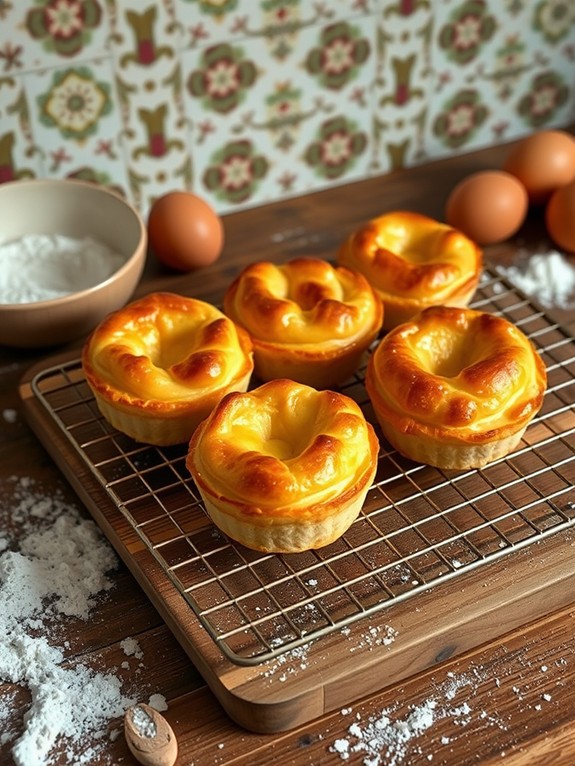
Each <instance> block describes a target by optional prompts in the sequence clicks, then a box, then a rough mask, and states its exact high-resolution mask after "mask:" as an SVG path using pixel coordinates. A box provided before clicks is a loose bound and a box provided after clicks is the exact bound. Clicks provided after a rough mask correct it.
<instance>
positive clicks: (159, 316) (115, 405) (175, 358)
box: [82, 292, 253, 445]
mask: <svg viewBox="0 0 575 766" xmlns="http://www.w3.org/2000/svg"><path fill="white" fill-rule="evenodd" d="M82 365H83V370H84V373H85V376H86V380H87V382H88V385H89V386H90V388H91V390H92V392H93V394H94V396H95V399H96V403H97V405H98V407H99V409H100V411H101V413H102V415H103V416H104V417H105V418H106V420H108V422H109V423H111V425H113V426H114V427H115V428H117V429H118V430H119V431H122V432H123V433H125V434H127V435H128V436H131V437H132V438H134V439H136V440H138V441H142V442H147V443H149V444H157V445H168V444H179V443H185V442H188V441H189V439H190V437H191V435H192V432H193V430H194V429H195V427H196V426H197V425H198V423H199V422H200V421H201V420H203V419H204V418H205V417H207V415H208V414H209V413H210V412H211V410H212V409H213V408H214V406H215V405H216V404H217V402H218V401H219V400H220V398H221V397H222V396H223V395H224V394H226V393H228V392H229V391H237V390H241V391H245V390H246V388H247V386H248V383H249V380H250V377H251V373H252V371H253V358H252V348H251V342H250V339H249V337H248V335H247V333H246V332H245V331H244V330H243V329H242V328H241V327H236V325H235V324H234V323H233V322H232V321H231V319H229V318H228V317H226V316H225V315H224V314H223V313H222V312H221V311H219V310H218V309H217V308H215V307H214V306H212V305H210V304H208V303H204V302H203V301H199V300H196V299H193V298H186V297H184V296H181V295H176V294H174V293H167V292H159V293H152V294H150V295H148V296H146V297H144V298H141V299H139V300H135V301H133V302H132V303H130V304H128V305H127V306H125V307H124V308H122V309H120V310H118V311H116V312H114V313H112V314H110V315H109V316H108V317H107V318H106V319H104V320H103V321H102V322H101V323H100V325H99V326H98V327H97V328H96V329H95V330H94V332H93V333H92V334H91V336H90V337H89V339H88V340H87V342H86V344H85V346H84V348H83V352H82Z"/></svg>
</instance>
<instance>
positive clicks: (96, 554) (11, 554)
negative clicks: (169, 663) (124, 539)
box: [0, 477, 135, 766]
mask: <svg viewBox="0 0 575 766" xmlns="http://www.w3.org/2000/svg"><path fill="white" fill-rule="evenodd" d="M0 498H1V502H2V505H1V506H0V529H3V530H4V531H3V532H1V533H0V681H2V682H7V683H13V684H16V685H20V686H25V687H26V688H27V689H28V690H29V692H30V694H31V697H32V701H31V705H30V707H29V709H28V710H26V711H25V712H24V725H25V728H24V733H23V734H22V735H21V736H20V737H19V738H18V739H16V737H17V735H16V734H15V733H14V732H10V731H7V730H6V724H4V725H2V723H3V722H6V721H7V720H8V713H9V712H10V711H13V705H14V700H13V697H12V696H11V695H10V694H9V693H8V694H4V695H3V696H2V698H1V699H0V732H1V733H0V745H6V744H8V743H10V744H11V745H12V757H13V759H14V762H15V763H16V764H17V765H18V766H31V765H32V764H33V765H34V766H45V765H46V764H49V763H50V751H51V750H52V748H53V746H54V744H55V743H56V742H58V744H59V745H60V747H59V748H58V749H59V750H61V749H62V748H61V741H60V740H61V738H65V745H66V748H65V752H66V757H67V759H68V763H73V764H74V765H75V766H80V764H84V763H86V764H88V763H89V764H93V763H96V762H97V763H106V760H105V754H104V753H103V752H97V750H96V749H95V748H90V749H86V748H85V747H83V746H82V741H83V740H84V738H85V737H86V736H87V735H89V737H90V739H93V738H94V739H97V740H102V745H101V748H102V750H103V749H104V748H105V745H106V740H107V726H108V723H109V722H110V720H111V719H113V718H115V717H118V716H121V715H123V713H124V711H125V710H126V708H127V707H129V706H130V705H133V704H135V700H133V699H128V698H126V697H124V695H123V694H122V690H121V681H120V680H119V679H118V678H117V677H115V676H114V675H113V674H103V673H99V672H95V671H94V670H93V669H91V668H89V667H87V666H86V665H83V664H76V665H72V664H70V665H68V664H66V662H65V656H64V648H63V647H59V646H57V645H55V642H54V641H51V640H50V633H51V632H52V633H55V632H56V631H57V628H58V625H59V624H60V625H61V624H62V621H63V619H64V618H65V617H74V618H80V619H83V620H85V619H87V618H88V616H89V613H90V609H91V608H92V606H93V605H94V602H95V599H96V598H97V597H98V595H99V594H102V593H103V592H105V591H107V590H109V589H110V588H111V587H112V584H113V583H112V581H111V579H110V578H109V574H110V572H111V571H112V570H113V569H114V568H115V567H116V566H117V559H116V556H115V554H114V552H113V550H112V548H111V547H110V546H109V545H108V544H107V542H106V541H105V540H104V538H103V537H102V536H101V534H100V532H99V530H98V528H97V527H96V525H95V523H94V522H92V521H91V520H86V519H83V518H82V517H81V516H80V514H79V513H78V511H77V510H76V509H75V508H74V507H70V506H69V505H67V504H66V503H65V502H64V501H63V500H62V499H61V498H59V497H53V496H45V495H44V494H43V493H42V491H41V489H40V488H39V487H38V486H37V485H36V484H35V483H34V482H33V481H32V480H30V479H26V478H21V477H20V478H16V477H15V478H13V479H11V480H10V481H9V482H7V483H5V484H3V485H0ZM11 529H12V530H17V531H18V538H19V541H20V544H19V549H16V547H15V544H14V541H13V540H11V538H10V531H9V530H11ZM7 530H8V531H7Z"/></svg>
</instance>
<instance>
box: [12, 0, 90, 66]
mask: <svg viewBox="0 0 575 766" xmlns="http://www.w3.org/2000/svg"><path fill="white" fill-rule="evenodd" d="M35 3H36V6H38V7H36V8H31V9H30V10H29V11H28V13H27V15H26V29H27V30H28V32H29V33H30V35H31V36H32V37H33V38H34V39H36V40H43V41H44V45H45V47H46V49H47V50H49V51H56V53H59V54H60V55H61V56H74V55H75V54H76V53H78V52H79V51H81V50H82V48H83V47H84V46H85V44H86V42H88V41H89V39H90V34H89V30H91V29H96V27H98V25H99V24H100V21H101V19H102V9H101V7H100V4H99V3H98V2H97V0H49V1H48V2H46V0H35Z"/></svg>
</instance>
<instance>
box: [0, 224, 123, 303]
mask: <svg viewBox="0 0 575 766" xmlns="http://www.w3.org/2000/svg"><path fill="white" fill-rule="evenodd" d="M124 262H125V258H124V257H123V256H121V255H120V254H118V253H115V252H112V251H111V250H110V249H109V248H108V247H106V246H105V245H103V244H102V243H100V242H96V241H95V240H93V239H91V238H90V237H86V238H84V239H76V238H74V237H66V236H63V235H61V234H25V235H24V236H22V237H20V238H19V239H16V240H12V241H10V242H3V243H0V303H35V302H37V301H47V300H52V299H54V298H60V297H61V296H63V295H69V294H70V293H73V292H76V291H77V290H87V289H89V288H90V287H94V286H95V285H98V284H100V283H101V282H104V281H105V280H106V279H108V277H110V276H111V275H112V274H113V273H114V272H115V271H117V270H118V269H119V268H120V266H122V264H123V263H124Z"/></svg>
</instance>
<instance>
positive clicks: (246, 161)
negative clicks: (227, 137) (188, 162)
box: [203, 140, 269, 204]
mask: <svg viewBox="0 0 575 766" xmlns="http://www.w3.org/2000/svg"><path fill="white" fill-rule="evenodd" d="M268 168H269V163H268V161H267V159H266V158H265V157H263V156H261V155H259V154H256V153H255V151H254V146H253V144H252V142H251V141H247V140H245V141H233V142H232V143H229V144H226V145H225V146H224V147H223V148H222V149H221V150H220V151H218V152H216V154H215V155H214V156H213V158H212V164H211V165H210V166H209V167H208V168H207V169H206V171H205V173H204V178H203V180H204V184H205V186H206V188H207V189H209V190H210V191H211V192H214V193H215V194H216V196H217V197H218V198H219V199H221V200H225V201H227V202H229V203H232V204H238V203H240V202H246V201H247V200H249V199H250V198H251V197H252V196H253V194H254V192H255V191H256V189H257V187H258V183H257V182H258V181H259V180H261V179H262V178H264V176H265V175H266V174H267V172H268Z"/></svg>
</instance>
